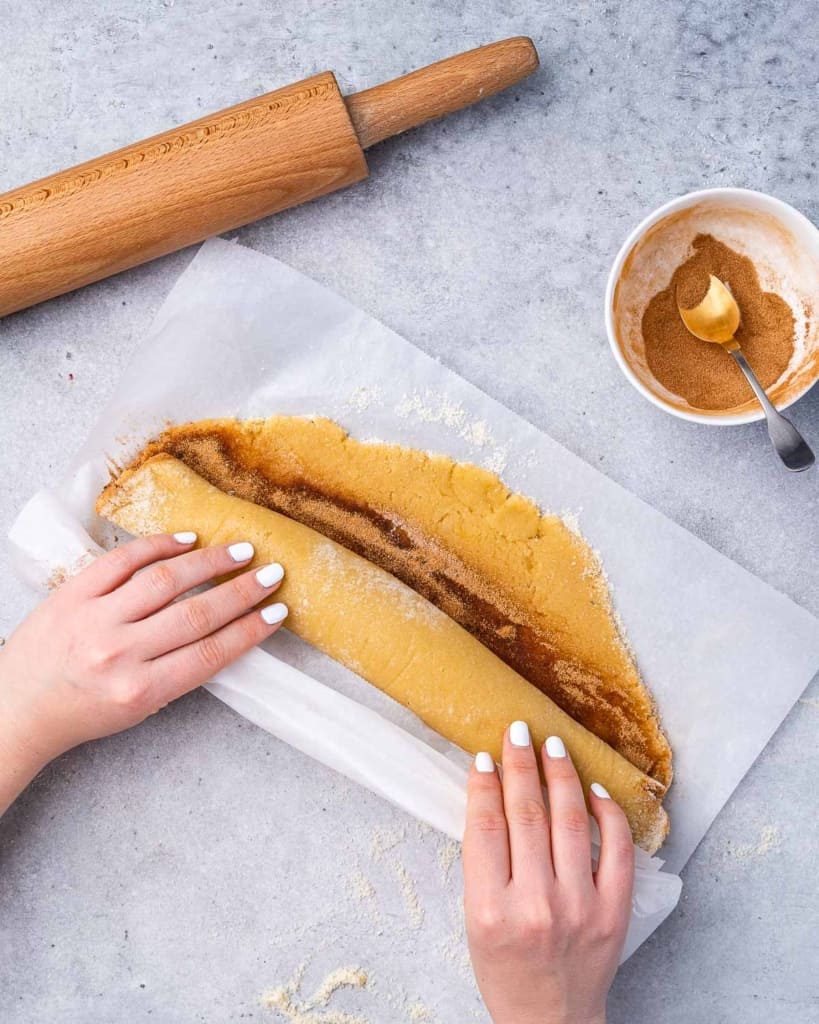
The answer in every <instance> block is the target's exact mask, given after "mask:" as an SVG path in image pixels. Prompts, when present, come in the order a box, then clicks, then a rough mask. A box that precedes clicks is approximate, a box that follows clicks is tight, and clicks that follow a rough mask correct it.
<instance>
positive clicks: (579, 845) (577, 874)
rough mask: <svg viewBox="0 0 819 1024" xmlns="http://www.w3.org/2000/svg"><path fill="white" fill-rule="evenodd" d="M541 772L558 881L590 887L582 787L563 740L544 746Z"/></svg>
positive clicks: (588, 834) (553, 738)
mask: <svg viewBox="0 0 819 1024" xmlns="http://www.w3.org/2000/svg"><path fill="white" fill-rule="evenodd" d="M543 774H544V776H545V779H546V792H547V794H548V797H549V817H550V819H551V823H552V860H553V862H554V870H555V876H556V877H557V879H558V881H560V882H565V883H566V884H567V885H569V886H577V887H580V888H581V889H585V890H591V887H592V884H593V883H592V869H591V829H590V827H589V815H588V811H587V810H586V802H585V800H584V799H583V789H582V787H581V785H580V779H579V778H578V776H577V772H576V771H575V767H574V765H573V764H572V760H571V758H570V757H569V755H568V753H567V751H566V747H565V746H564V744H563V741H562V740H561V739H560V738H559V737H558V736H550V737H549V738H548V739H547V740H546V743H545V744H544V746H543Z"/></svg>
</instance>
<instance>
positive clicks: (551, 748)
mask: <svg viewBox="0 0 819 1024" xmlns="http://www.w3.org/2000/svg"><path fill="white" fill-rule="evenodd" d="M543 751H544V753H545V755H546V757H547V759H548V760H550V761H565V760H568V757H569V755H568V753H567V752H566V744H565V743H564V742H563V740H562V739H561V738H560V737H559V736H549V737H548V738H547V740H546V742H545V743H544V744H543Z"/></svg>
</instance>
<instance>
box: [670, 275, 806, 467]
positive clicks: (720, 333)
mask: <svg viewBox="0 0 819 1024" xmlns="http://www.w3.org/2000/svg"><path fill="white" fill-rule="evenodd" d="M709 278H710V283H709V285H708V291H707V292H706V293H705V298H704V299H703V300H702V302H700V304H699V305H697V306H694V308H693V309H683V307H682V306H681V305H680V304H679V302H678V303H677V309H678V310H679V312H680V316H681V317H682V322H683V323H684V324H685V326H686V327H687V328H688V330H689V331H690V332H691V333H692V334H693V335H694V337H695V338H699V339H700V340H701V341H711V342H714V343H715V344H717V345H722V347H723V348H724V349H725V351H726V352H730V353H731V355H732V356H733V357H734V359H735V360H736V363H737V365H738V366H739V368H740V370H742V372H743V373H744V374H745V377H746V378H747V380H748V383H749V384H750V385H751V387H752V388H753V389H754V394H755V395H756V397H757V398H758V399H759V404H760V405H761V406H762V409H763V410H764V412H765V419H766V420H767V423H768V436H769V437H770V439H771V442H772V443H773V446H774V448H775V449H776V452H777V454H778V455H779V458H780V459H782V461H783V462H784V463H785V465H786V466H787V468H788V469H790V470H792V471H793V472H795V473H798V472H800V471H801V470H803V469H807V468H808V467H809V466H812V465H813V463H814V461H815V460H814V455H813V452H812V451H811V450H810V448H809V447H808V445H807V443H806V441H805V439H804V438H803V437H802V435H801V434H800V433H799V431H798V430H797V429H796V427H795V426H794V425H793V424H792V423H791V421H790V420H788V419H785V417H784V416H783V415H782V414H781V413H780V412H777V411H776V409H775V408H774V407H773V404H772V403H771V401H770V399H769V398H768V396H767V395H766V394H765V389H764V388H763V387H762V385H761V384H760V383H759V381H758V380H757V376H756V374H755V373H754V371H753V370H752V369H751V367H750V366H749V365H748V360H747V359H746V358H745V356H744V355H743V354H742V349H741V348H740V347H739V342H738V341H737V340H736V338H735V337H734V335H735V334H736V331H737V328H738V327H739V306H738V305H737V301H736V299H735V298H734V296H733V295H732V294H731V293H730V292H729V291H728V289H727V288H726V287H725V285H724V284H723V283H722V281H720V280H719V278H717V277H714V275H713V274H710V275H709Z"/></svg>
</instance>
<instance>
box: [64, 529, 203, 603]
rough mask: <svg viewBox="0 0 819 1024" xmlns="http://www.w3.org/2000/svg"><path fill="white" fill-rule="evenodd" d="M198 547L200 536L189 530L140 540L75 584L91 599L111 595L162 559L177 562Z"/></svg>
mask: <svg viewBox="0 0 819 1024" xmlns="http://www.w3.org/2000/svg"><path fill="white" fill-rule="evenodd" d="M195 543H196V534H195V533H193V532H191V531H189V530H185V531H183V532H182V533H163V534H158V535H157V536H154V537H139V538H137V540H132V541H129V542H128V543H127V544H123V545H122V546H121V547H118V548H114V550H113V551H109V552H108V553H107V554H105V555H100V557H99V558H98V559H96V561H94V562H93V563H92V564H91V565H89V566H88V568H87V569H84V570H83V571H82V572H81V573H80V575H79V576H77V578H76V580H75V581H74V584H75V586H76V588H77V589H78V590H82V591H84V592H85V594H86V595H87V596H88V597H99V596H101V595H102V594H108V593H110V592H111V591H112V590H115V589H116V588H117V587H119V586H120V585H121V584H123V583H125V581H126V580H129V579H130V578H131V577H132V576H133V575H134V573H135V572H139V570H140V569H144V568H145V566H146V565H150V564H151V563H152V562H157V561H159V559H161V558H173V557H174V555H178V554H180V553H182V552H183V551H188V550H189V549H190V548H191V547H193V545H194V544H195Z"/></svg>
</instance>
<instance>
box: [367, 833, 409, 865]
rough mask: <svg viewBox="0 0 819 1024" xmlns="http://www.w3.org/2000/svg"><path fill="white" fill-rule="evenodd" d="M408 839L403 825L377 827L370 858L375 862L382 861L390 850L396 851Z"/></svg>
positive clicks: (371, 843)
mask: <svg viewBox="0 0 819 1024" xmlns="http://www.w3.org/2000/svg"><path fill="white" fill-rule="evenodd" d="M406 838H407V830H406V828H405V827H404V826H403V825H393V826H390V827H387V826H382V825H376V827H375V828H374V829H373V833H372V839H371V840H370V856H371V857H373V859H374V860H382V858H383V856H384V854H385V853H386V852H387V851H388V850H393V849H395V847H396V846H398V845H399V843H403V842H404V840H405V839H406Z"/></svg>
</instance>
